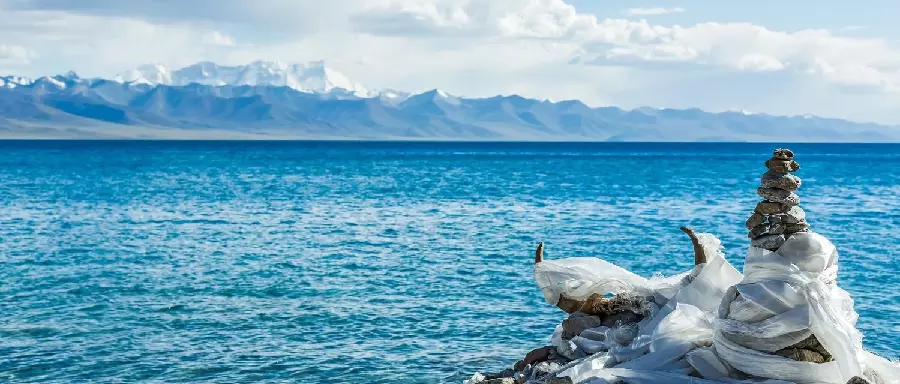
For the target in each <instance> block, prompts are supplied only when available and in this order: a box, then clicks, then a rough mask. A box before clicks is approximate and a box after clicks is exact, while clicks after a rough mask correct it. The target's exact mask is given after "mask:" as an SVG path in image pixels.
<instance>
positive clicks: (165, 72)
mask: <svg viewBox="0 0 900 384" xmlns="http://www.w3.org/2000/svg"><path fill="white" fill-rule="evenodd" d="M115 80H116V81H118V82H120V83H135V84H150V85H173V83H172V72H171V71H169V69H168V68H166V66H165V65H162V64H159V63H154V64H146V65H142V66H140V67H138V68H137V69H132V70H130V71H125V72H122V73H119V74H118V75H116V78H115Z"/></svg>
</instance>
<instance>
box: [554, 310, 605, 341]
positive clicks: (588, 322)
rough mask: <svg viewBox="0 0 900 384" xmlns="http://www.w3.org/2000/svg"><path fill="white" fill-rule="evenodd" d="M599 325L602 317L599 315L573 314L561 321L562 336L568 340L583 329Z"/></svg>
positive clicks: (601, 323) (601, 322)
mask: <svg viewBox="0 0 900 384" xmlns="http://www.w3.org/2000/svg"><path fill="white" fill-rule="evenodd" d="M601 325H603V319H602V318H600V316H589V315H581V316H579V315H573V316H570V317H569V318H568V319H565V320H563V322H562V327H563V333H562V338H563V339H565V340H568V339H571V338H573V337H575V336H578V335H579V334H581V332H582V331H584V330H585V329H590V328H596V327H599V326H601Z"/></svg>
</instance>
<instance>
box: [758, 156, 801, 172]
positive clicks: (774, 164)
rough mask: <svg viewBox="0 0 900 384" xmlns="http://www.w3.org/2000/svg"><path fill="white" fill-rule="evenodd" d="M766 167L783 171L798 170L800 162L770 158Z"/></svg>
mask: <svg viewBox="0 0 900 384" xmlns="http://www.w3.org/2000/svg"><path fill="white" fill-rule="evenodd" d="M766 168H769V169H770V170H772V171H775V172H781V173H788V172H797V171H798V170H799V169H800V164H799V163H797V162H796V161H793V160H779V159H769V160H766Z"/></svg>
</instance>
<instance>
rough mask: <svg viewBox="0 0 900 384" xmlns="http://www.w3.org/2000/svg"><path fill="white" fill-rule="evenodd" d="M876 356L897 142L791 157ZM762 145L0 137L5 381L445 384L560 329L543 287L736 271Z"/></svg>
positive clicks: (889, 297)
mask: <svg viewBox="0 0 900 384" xmlns="http://www.w3.org/2000/svg"><path fill="white" fill-rule="evenodd" d="M789 147H790V148H792V149H794V150H795V152H797V159H798V161H799V162H800V163H801V164H802V169H801V170H800V172H799V173H798V176H800V177H801V178H803V180H804V185H803V187H802V188H801V189H800V191H799V192H800V195H801V197H802V204H803V206H804V208H805V209H806V211H807V213H808V215H809V218H810V219H809V221H810V222H811V225H812V228H813V229H814V230H816V231H818V232H820V233H822V234H824V235H825V236H827V237H829V238H830V239H831V240H832V241H833V242H834V243H835V244H836V245H837V246H838V248H839V250H840V252H841V271H840V280H839V283H840V284H841V285H842V286H843V287H844V288H845V289H846V290H848V291H849V292H850V293H851V294H852V295H853V297H854V298H855V299H856V308H857V311H858V312H859V313H860V315H861V319H860V322H859V327H860V328H861V329H862V330H863V331H864V332H865V334H866V339H865V344H866V346H867V347H868V348H869V349H871V350H874V351H876V352H878V353H881V354H883V355H886V356H888V357H890V358H897V357H898V352H897V351H898V350H900V341H898V335H900V324H898V321H897V317H896V315H895V314H896V313H897V311H898V310H900V278H898V272H900V261H898V257H900V252H898V250H897V249H898V243H900V237H898V236H897V231H898V229H900V146H896V145H845V144H841V145H798V144H794V145H790V146H789ZM772 148H774V146H773V145H760V144H622V143H608V144H565V143H559V144H520V143H505V144H498V143H479V144H470V143H349V142H332V143H326V142H291V143H266V142H252V143H248V142H0V297H2V300H0V382H12V383H31V382H41V383H50V382H53V383H78V382H103V383H131V382H155V383H180V382H204V383H249V382H290V383H328V382H344V383H380V382H384V383H433V382H456V383H458V382H460V381H461V380H463V379H465V378H467V377H469V376H470V375H471V373H473V372H474V371H476V370H485V369H489V370H490V369H501V368H503V367H504V366H505V365H507V364H511V363H512V362H514V361H515V360H517V359H519V358H521V357H522V356H523V354H524V353H525V352H527V351H528V350H530V349H532V348H535V347H538V346H541V345H544V343H546V341H547V339H548V338H549V335H550V333H551V332H552V330H553V327H554V326H555V324H557V323H558V322H559V321H560V320H561V319H562V317H563V316H562V314H561V312H560V311H559V310H557V309H556V308H553V307H550V306H548V305H546V304H545V303H544V302H543V300H542V298H541V295H540V292H539V290H538V289H537V287H536V286H535V284H534V282H533V280H532V276H531V262H532V257H533V256H532V254H533V249H534V246H535V244H536V242H537V241H544V242H545V243H546V245H547V257H549V258H560V257H569V256H590V255H595V256H600V257H604V258H607V259H609V260H611V261H614V262H616V263H617V264H619V265H622V266H624V267H626V268H629V269H631V270H634V271H637V272H639V273H642V274H644V275H646V276H649V275H652V274H654V273H665V274H669V273H675V272H680V271H683V270H686V269H688V268H689V267H690V265H691V264H692V260H693V256H692V252H691V246H690V242H689V240H688V239H687V238H686V236H685V235H684V234H682V233H681V232H679V230H678V227H679V226H680V225H684V224H688V225H690V226H692V227H694V228H695V229H697V230H700V231H708V232H713V233H715V234H717V235H719V236H720V238H721V239H722V240H723V242H724V244H725V246H726V247H727V256H728V259H729V260H730V261H732V262H733V263H735V264H737V265H738V266H739V267H740V266H741V265H742V258H743V252H744V250H745V247H746V246H747V243H748V241H747V239H746V238H745V228H744V226H743V223H744V220H745V219H746V218H747V216H748V214H749V212H750V211H751V210H752V208H753V206H754V204H755V202H756V200H757V197H756V196H755V195H754V190H755V188H756V184H757V183H758V177H759V176H760V175H761V174H762V173H763V171H764V168H763V165H762V163H763V161H765V160H766V159H767V158H768V156H769V155H770V154H771V149H772Z"/></svg>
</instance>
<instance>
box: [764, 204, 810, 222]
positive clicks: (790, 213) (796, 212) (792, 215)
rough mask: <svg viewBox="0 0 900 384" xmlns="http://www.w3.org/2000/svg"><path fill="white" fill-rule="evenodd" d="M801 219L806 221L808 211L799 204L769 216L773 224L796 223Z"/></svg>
mask: <svg viewBox="0 0 900 384" xmlns="http://www.w3.org/2000/svg"><path fill="white" fill-rule="evenodd" d="M801 221H806V212H804V211H803V208H800V206H799V205H795V206H793V207H791V208H790V209H788V210H787V212H784V213H779V214H774V215H771V216H769V222H770V223H772V224H796V223H799V222H801Z"/></svg>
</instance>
